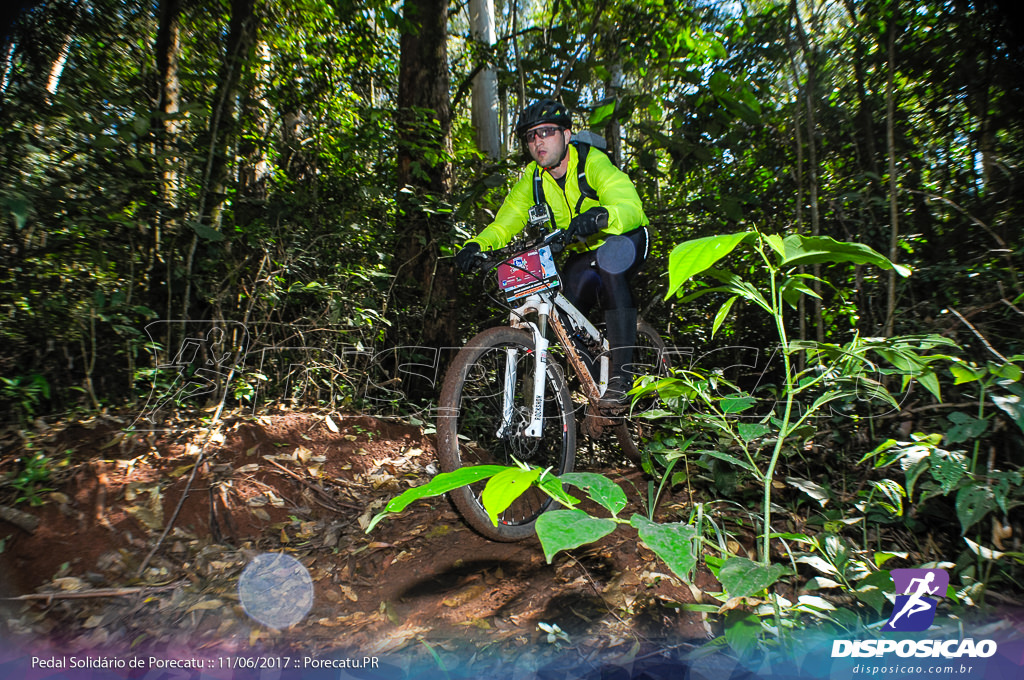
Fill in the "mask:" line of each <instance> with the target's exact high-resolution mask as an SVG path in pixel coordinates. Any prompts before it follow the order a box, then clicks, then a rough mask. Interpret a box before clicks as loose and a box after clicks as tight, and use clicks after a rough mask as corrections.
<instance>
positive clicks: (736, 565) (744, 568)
mask: <svg viewBox="0 0 1024 680" xmlns="http://www.w3.org/2000/svg"><path fill="white" fill-rule="evenodd" d="M787 573H789V570H788V569H786V568H785V567H784V566H782V565H781V564H769V565H767V566H765V565H763V564H758V563H757V562H752V561H751V560H748V559H747V558H745V557H732V558H730V559H728V560H726V561H725V564H723V565H722V568H721V569H719V570H718V580H719V582H720V583H721V584H722V587H723V588H725V592H726V593H728V594H729V597H749V596H751V595H755V594H757V593H759V592H761V591H762V590H764V589H765V588H768V587H769V586H771V585H773V584H774V583H775V582H776V581H778V580H779V579H780V578H782V577H783V576H785V575H786V574H787Z"/></svg>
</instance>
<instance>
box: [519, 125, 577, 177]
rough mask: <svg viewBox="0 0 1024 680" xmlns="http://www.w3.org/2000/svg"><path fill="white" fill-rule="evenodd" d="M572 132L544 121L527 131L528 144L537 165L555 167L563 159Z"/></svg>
mask: <svg viewBox="0 0 1024 680" xmlns="http://www.w3.org/2000/svg"><path fill="white" fill-rule="evenodd" d="M571 134H572V133H570V132H569V131H568V130H565V129H563V128H560V127H558V126H557V125H552V124H551V123H542V124H541V125H537V126H534V127H532V128H530V129H529V130H527V131H526V146H527V147H528V148H529V149H530V155H531V156H533V160H535V161H537V165H539V166H541V167H542V168H549V169H550V168H554V167H556V166H557V165H558V164H559V163H560V162H561V161H562V156H563V154H564V153H565V146H566V145H567V144H568V143H569V138H570V136H571ZM545 135H547V136H545Z"/></svg>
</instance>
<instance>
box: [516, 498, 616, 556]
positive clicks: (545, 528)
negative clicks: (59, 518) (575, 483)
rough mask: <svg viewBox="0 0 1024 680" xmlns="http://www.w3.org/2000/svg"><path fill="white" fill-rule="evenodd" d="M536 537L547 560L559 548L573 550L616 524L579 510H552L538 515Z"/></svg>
mask: <svg viewBox="0 0 1024 680" xmlns="http://www.w3.org/2000/svg"><path fill="white" fill-rule="evenodd" d="M535 526H536V529H537V538H539V539H540V545H541V547H542V548H544V557H545V558H546V559H547V561H548V564H550V563H551V558H552V557H554V556H555V554H556V553H557V552H558V551H559V550H572V549H573V548H578V547H579V546H581V545H585V544H587V543H593V542H594V541H598V540H600V539H602V538H604V537H605V536H607V535H608V534H610V533H611V532H613V531H615V527H616V526H617V525H616V524H615V522H613V521H612V520H610V519H606V518H604V517H591V516H590V515H588V514H587V513H585V512H584V511H582V510H552V511H550V512H545V513H544V514H543V515H541V516H540V517H538V518H537V524H536V525H535Z"/></svg>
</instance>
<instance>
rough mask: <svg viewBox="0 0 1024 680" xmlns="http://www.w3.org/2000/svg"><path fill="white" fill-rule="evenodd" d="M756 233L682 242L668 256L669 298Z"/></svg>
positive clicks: (748, 232) (666, 295) (724, 235)
mask: <svg viewBox="0 0 1024 680" xmlns="http://www.w3.org/2000/svg"><path fill="white" fill-rule="evenodd" d="M753 235H754V232H752V231H744V232H739V233H736V234H721V235H718V236H705V237H703V238H697V239H693V240H691V241H685V242H683V243H680V244H679V245H677V246H676V247H675V248H673V249H672V253H671V254H670V255H669V256H668V293H666V294H665V298H666V299H668V298H670V297H672V296H673V295H675V294H676V292H677V291H678V290H679V289H680V288H682V286H683V284H684V283H686V282H687V281H689V280H690V279H691V278H693V277H694V276H696V275H697V274H700V273H701V272H702V271H704V270H705V269H707V268H709V267H712V266H714V264H715V263H716V262H718V261H719V260H721V259H722V258H723V257H725V256H726V255H728V254H729V253H731V252H732V251H733V250H735V248H736V246H738V245H739V244H740V243H742V242H743V241H744V240H746V239H747V238H749V237H751V236H753Z"/></svg>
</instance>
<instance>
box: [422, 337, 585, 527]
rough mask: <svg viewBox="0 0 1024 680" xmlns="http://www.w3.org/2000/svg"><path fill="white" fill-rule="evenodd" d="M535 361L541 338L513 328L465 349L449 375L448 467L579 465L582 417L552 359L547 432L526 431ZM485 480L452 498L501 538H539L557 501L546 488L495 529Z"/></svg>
mask: <svg viewBox="0 0 1024 680" xmlns="http://www.w3.org/2000/svg"><path fill="white" fill-rule="evenodd" d="M535 365H536V360H535V356H534V343H533V336H532V335H531V334H530V333H528V332H526V331H524V330H518V329H515V328H508V327H505V326H500V327H497V328H491V329H489V330H486V331H484V332H483V333H480V334H479V335H477V336H476V337H474V338H473V339H472V340H470V342H469V344H467V345H466V346H465V347H464V348H463V349H462V350H461V351H460V352H459V353H458V355H457V356H456V357H455V360H454V361H453V362H452V365H451V367H450V368H449V369H448V373H447V375H446V376H445V380H444V386H443V387H442V389H441V399H440V409H439V413H438V418H437V440H438V459H439V462H440V464H441V469H442V470H443V471H444V472H452V471H454V470H457V469H458V468H460V467H463V466H467V465H495V464H497V465H514V464H515V463H514V461H513V458H515V459H516V460H519V461H522V462H525V463H529V464H530V465H533V466H536V467H540V468H549V467H550V468H551V469H552V472H554V473H555V474H562V473H564V472H569V471H571V470H572V467H573V463H574V461H575V456H576V421H575V418H574V416H573V404H572V401H571V399H570V398H569V390H568V389H567V388H566V386H565V379H564V378H563V376H562V372H561V370H560V368H559V367H558V366H557V365H556V364H554V363H550V362H549V363H548V364H547V372H546V378H545V379H546V381H547V382H546V386H545V398H544V404H543V427H542V430H541V436H540V437H527V436H526V435H524V434H523V429H524V428H525V426H526V425H527V424H528V422H529V420H530V413H531V411H532V404H530V403H529V402H530V400H531V399H532V392H533V390H532V385H533V371H534V369H535ZM506 385H508V386H509V389H506ZM506 392H509V393H510V394H511V400H510V401H509V400H508V399H507V397H506ZM485 485H486V482H480V483H478V484H473V485H471V486H468V487H462V488H460V489H456V490H454V491H452V492H451V494H450V495H451V498H452V501H453V502H454V503H455V506H456V507H457V508H458V509H459V512H461V513H462V516H463V518H465V520H466V522H467V523H468V524H469V525H470V526H472V527H473V528H474V529H476V530H477V531H479V532H480V533H481V534H483V535H484V536H486V537H488V538H490V539H493V540H496V541H518V540H522V539H524V538H527V537H529V536H532V535H533V533H534V522H535V521H536V520H537V518H538V517H539V516H540V515H541V513H543V512H544V511H545V510H547V509H548V507H549V506H550V505H551V503H552V500H551V498H550V497H549V496H548V495H547V494H545V493H544V492H542V491H540V490H539V489H537V488H531V489H528V490H527V491H526V493H524V494H523V495H522V496H520V497H519V499H518V500H516V501H515V502H514V503H513V504H512V505H511V506H510V507H509V508H508V510H506V511H505V512H504V513H503V514H502V515H501V516H500V517H499V518H498V525H497V526H495V525H493V524H491V520H490V518H489V517H488V516H487V512H486V511H485V510H484V507H483V504H482V503H481V501H480V494H481V493H482V492H483V488H484V486H485Z"/></svg>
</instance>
